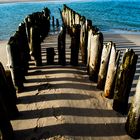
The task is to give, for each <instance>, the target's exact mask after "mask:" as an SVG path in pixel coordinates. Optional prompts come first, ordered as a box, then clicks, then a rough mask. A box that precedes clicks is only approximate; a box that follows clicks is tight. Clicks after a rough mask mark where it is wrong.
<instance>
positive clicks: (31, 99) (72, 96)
mask: <svg viewBox="0 0 140 140" xmlns="http://www.w3.org/2000/svg"><path fill="white" fill-rule="evenodd" d="M91 98H93V97H92V96H90V95H84V94H80V93H79V94H78V93H63V94H62V93H61V94H45V95H39V94H38V95H37V96H36V95H34V96H22V97H19V100H20V102H22V104H30V103H37V102H43V101H54V100H87V99H91Z"/></svg>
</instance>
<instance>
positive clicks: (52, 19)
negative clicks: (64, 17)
mask: <svg viewBox="0 0 140 140" xmlns="http://www.w3.org/2000/svg"><path fill="white" fill-rule="evenodd" d="M54 26H55V25H54V16H52V27H53V28H54Z"/></svg>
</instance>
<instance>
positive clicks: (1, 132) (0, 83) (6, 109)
mask: <svg viewBox="0 0 140 140" xmlns="http://www.w3.org/2000/svg"><path fill="white" fill-rule="evenodd" d="M49 30H50V10H49V9H48V8H47V7H46V8H44V9H43V10H42V11H41V12H35V13H32V14H30V15H28V16H27V17H25V19H24V20H23V22H22V23H21V24H20V25H19V27H18V29H17V30H16V32H15V33H14V35H13V36H11V37H10V39H9V41H8V43H7V46H6V49H7V56H8V65H7V66H8V68H9V70H5V69H4V67H3V65H2V64H1V63H0V139H2V140H14V132H13V129H12V126H11V123H10V120H12V119H15V118H16V117H18V116H19V111H18V109H17V106H16V104H17V96H16V92H18V93H20V92H22V91H23V90H24V86H23V83H24V82H25V76H26V75H27V74H28V69H29V61H30V60H32V59H33V60H34V61H35V65H36V66H41V65H42V58H41V42H42V41H43V40H44V39H45V37H46V36H47V35H48V33H49Z"/></svg>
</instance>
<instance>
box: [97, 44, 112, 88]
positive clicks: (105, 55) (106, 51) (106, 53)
mask: <svg viewBox="0 0 140 140" xmlns="http://www.w3.org/2000/svg"><path fill="white" fill-rule="evenodd" d="M111 47H112V42H108V43H107V44H105V45H104V47H103V51H102V56H101V64H100V69H99V74H98V82H97V88H98V89H101V90H103V89H104V85H105V81H106V74H107V69H108V62H109V58H110V52H111Z"/></svg>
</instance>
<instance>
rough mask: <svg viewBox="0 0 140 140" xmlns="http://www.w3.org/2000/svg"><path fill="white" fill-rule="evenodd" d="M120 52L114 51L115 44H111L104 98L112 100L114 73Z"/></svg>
mask: <svg viewBox="0 0 140 140" xmlns="http://www.w3.org/2000/svg"><path fill="white" fill-rule="evenodd" d="M119 58H120V51H116V47H115V44H114V43H113V44H112V48H111V54H110V60H109V66H108V71H107V76H106V82H105V88H104V96H105V97H106V98H110V99H112V98H113V96H114V87H115V80H116V72H117V69H118V65H119Z"/></svg>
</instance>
